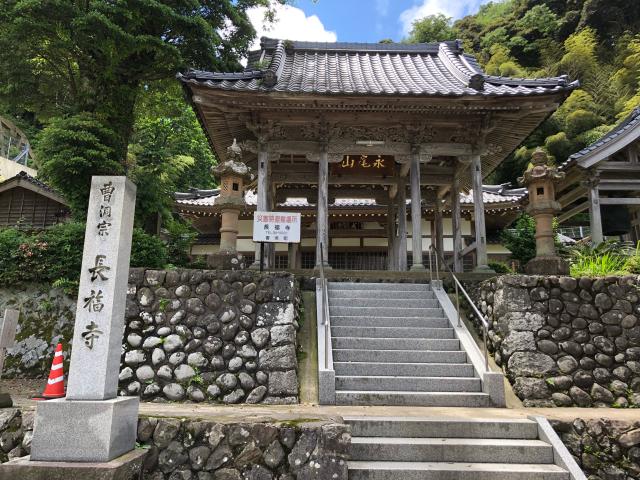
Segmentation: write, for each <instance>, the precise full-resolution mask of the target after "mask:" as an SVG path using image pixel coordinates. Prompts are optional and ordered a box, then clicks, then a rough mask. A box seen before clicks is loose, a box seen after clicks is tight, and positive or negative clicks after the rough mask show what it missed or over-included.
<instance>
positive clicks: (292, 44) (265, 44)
mask: <svg viewBox="0 0 640 480" xmlns="http://www.w3.org/2000/svg"><path fill="white" fill-rule="evenodd" d="M279 42H283V43H284V45H285V48H288V49H289V48H290V49H294V50H323V51H346V50H353V51H379V52H387V53H388V52H395V51H397V52H402V53H412V52H414V53H434V54H435V53H437V52H438V49H439V48H440V45H441V44H442V43H445V44H447V46H448V47H449V48H450V49H451V50H453V51H454V53H457V54H462V53H463V52H464V49H463V48H462V42H461V41H460V40H447V41H444V42H431V43H371V42H312V41H301V40H284V39H279V38H270V37H261V38H260V47H261V49H262V50H265V49H267V50H271V49H274V48H276V47H277V45H278V43H279Z"/></svg>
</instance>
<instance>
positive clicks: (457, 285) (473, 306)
mask: <svg viewBox="0 0 640 480" xmlns="http://www.w3.org/2000/svg"><path fill="white" fill-rule="evenodd" d="M432 253H435V267H436V268H435V273H436V279H437V280H440V268H439V265H438V258H439V259H440V260H441V261H442V265H444V267H445V268H446V269H447V271H448V272H449V274H450V275H451V278H453V284H454V286H455V288H456V310H457V313H458V326H461V324H462V319H461V317H460V292H461V291H462V294H463V295H464V296H465V297H466V299H467V302H469V305H471V309H472V310H473V313H475V315H476V317H478V319H479V320H480V323H482V330H483V332H482V340H483V344H484V368H485V370H487V371H488V370H489V350H488V348H487V336H488V334H489V322H488V321H487V319H486V317H485V316H484V315H483V314H482V313H481V312H480V310H479V309H478V307H476V304H475V303H474V302H473V300H471V297H470V296H469V294H468V293H467V291H466V290H465V288H464V287H463V286H462V283H460V280H458V277H456V275H455V273H453V271H452V270H451V269H450V268H449V265H447V262H446V261H445V259H444V257H443V256H442V255H441V253H440V252H438V250H437V249H436V247H434V246H433V245H431V246H430V247H429V266H430V267H431V265H432V262H431V255H432Z"/></svg>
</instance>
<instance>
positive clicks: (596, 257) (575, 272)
mask: <svg viewBox="0 0 640 480" xmlns="http://www.w3.org/2000/svg"><path fill="white" fill-rule="evenodd" d="M635 256H636V255H635V253H634V250H633V248H630V247H629V245H627V244H622V243H620V242H615V241H611V242H603V243H601V244H600V245H598V246H596V247H593V246H591V245H578V246H575V247H573V248H571V249H570V250H569V261H570V268H571V275H572V276H574V277H604V276H607V275H623V274H626V273H629V270H628V262H629V260H630V258H633V257H635Z"/></svg>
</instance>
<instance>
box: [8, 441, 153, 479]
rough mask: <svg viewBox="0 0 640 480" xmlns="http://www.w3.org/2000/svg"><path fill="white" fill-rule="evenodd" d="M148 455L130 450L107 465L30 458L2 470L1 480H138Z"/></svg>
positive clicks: (138, 450) (10, 464)
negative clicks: (42, 460)
mask: <svg viewBox="0 0 640 480" xmlns="http://www.w3.org/2000/svg"><path fill="white" fill-rule="evenodd" d="M59 441H64V439H60V440H59ZM146 454H147V450H144V449H136V450H131V451H130V452H127V453H125V454H124V455H122V456H120V457H118V458H115V459H113V460H111V461H110V462H105V463H71V462H39V461H35V460H31V459H30V457H22V458H16V459H15V460H11V461H10V462H7V463H5V464H3V465H2V466H0V480H17V479H20V480H76V479H83V480H137V479H139V478H140V472H141V470H142V462H143V461H144V457H145V455H146Z"/></svg>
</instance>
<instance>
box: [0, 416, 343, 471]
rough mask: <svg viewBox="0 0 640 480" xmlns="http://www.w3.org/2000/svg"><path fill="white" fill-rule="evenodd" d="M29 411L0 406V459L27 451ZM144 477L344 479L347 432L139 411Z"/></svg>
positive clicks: (324, 425) (323, 425)
mask: <svg viewBox="0 0 640 480" xmlns="http://www.w3.org/2000/svg"><path fill="white" fill-rule="evenodd" d="M32 428H33V415H32V414H31V413H30V414H25V415H24V416H23V415H22V414H21V412H20V410H17V409H4V410H0V463H3V462H5V461H7V460H8V459H12V458H17V457H21V456H24V455H28V454H29V452H30V447H31V431H32ZM137 442H138V444H139V445H140V446H141V447H143V448H148V450H149V453H148V454H147V457H146V458H145V464H144V465H145V467H144V468H145V472H144V476H143V478H144V479H145V480H242V479H249V480H294V479H299V480H311V479H318V480H320V479H323V480H324V479H335V480H347V478H348V474H347V462H346V461H347V459H348V453H349V445H350V443H351V434H350V430H349V427H348V426H347V425H344V424H341V423H336V422H328V421H327V422H323V421H309V422H306V423H289V424H287V423H279V424H276V423H268V422H267V423H261V422H255V423H235V422H234V423H216V422H208V421H200V420H184V419H183V420H180V419H176V418H155V417H141V418H140V420H139V421H138V438H137Z"/></svg>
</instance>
